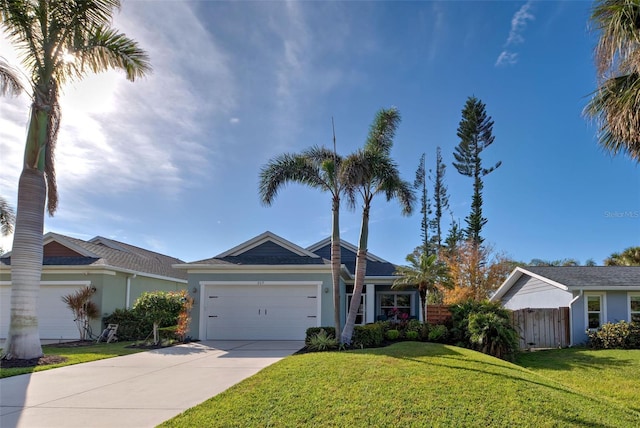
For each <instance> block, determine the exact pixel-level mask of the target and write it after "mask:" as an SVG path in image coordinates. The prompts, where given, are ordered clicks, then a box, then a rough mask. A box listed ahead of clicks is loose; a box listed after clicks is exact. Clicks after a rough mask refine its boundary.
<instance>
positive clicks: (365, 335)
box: [351, 323, 384, 348]
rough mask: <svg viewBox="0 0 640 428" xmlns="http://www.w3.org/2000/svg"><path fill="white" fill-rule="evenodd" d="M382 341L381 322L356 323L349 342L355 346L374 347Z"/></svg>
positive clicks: (382, 327) (382, 330)
mask: <svg viewBox="0 0 640 428" xmlns="http://www.w3.org/2000/svg"><path fill="white" fill-rule="evenodd" d="M383 341H384V326H383V324H382V323H375V324H366V325H357V326H355V328H354V329H353V337H352V338H351V344H352V345H353V346H354V347H357V348H375V347H378V346H381V345H382V342H383Z"/></svg>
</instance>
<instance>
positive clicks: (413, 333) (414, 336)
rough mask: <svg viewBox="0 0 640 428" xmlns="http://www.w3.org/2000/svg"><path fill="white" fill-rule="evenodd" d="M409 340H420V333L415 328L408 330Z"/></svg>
mask: <svg viewBox="0 0 640 428" xmlns="http://www.w3.org/2000/svg"><path fill="white" fill-rule="evenodd" d="M407 340H420V333H418V332H417V331H413V330H409V331H407Z"/></svg>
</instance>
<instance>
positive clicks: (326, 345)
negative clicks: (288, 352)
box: [307, 329, 338, 352]
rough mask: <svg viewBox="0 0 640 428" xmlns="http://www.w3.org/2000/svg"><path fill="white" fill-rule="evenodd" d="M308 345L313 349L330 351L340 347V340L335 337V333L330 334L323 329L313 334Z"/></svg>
mask: <svg viewBox="0 0 640 428" xmlns="http://www.w3.org/2000/svg"><path fill="white" fill-rule="evenodd" d="M307 347H308V348H309V350H311V351H319V352H322V351H330V350H331V349H336V348H337V347H338V340H337V339H336V338H335V337H333V335H330V334H328V333H327V332H326V331H325V330H324V329H321V330H320V332H319V333H317V334H316V335H314V336H311V339H310V340H309V344H308V345H307Z"/></svg>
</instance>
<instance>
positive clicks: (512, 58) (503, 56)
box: [496, 51, 518, 66]
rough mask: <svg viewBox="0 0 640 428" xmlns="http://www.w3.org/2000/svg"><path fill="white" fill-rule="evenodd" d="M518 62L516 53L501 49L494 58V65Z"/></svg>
mask: <svg viewBox="0 0 640 428" xmlns="http://www.w3.org/2000/svg"><path fill="white" fill-rule="evenodd" d="M517 62H518V54H517V53H514V52H509V51H502V52H500V55H499V56H498V59H497V60H496V65H497V66H498V65H513V64H515V63H517Z"/></svg>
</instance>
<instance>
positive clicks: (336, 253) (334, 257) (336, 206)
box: [331, 196, 342, 337]
mask: <svg viewBox="0 0 640 428" xmlns="http://www.w3.org/2000/svg"><path fill="white" fill-rule="evenodd" d="M341 265H342V257H341V249H340V198H339V197H337V196H335V197H334V198H333V229H332V231H331V277H332V280H333V324H334V326H335V329H336V337H337V335H338V332H339V331H340V266H341Z"/></svg>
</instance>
